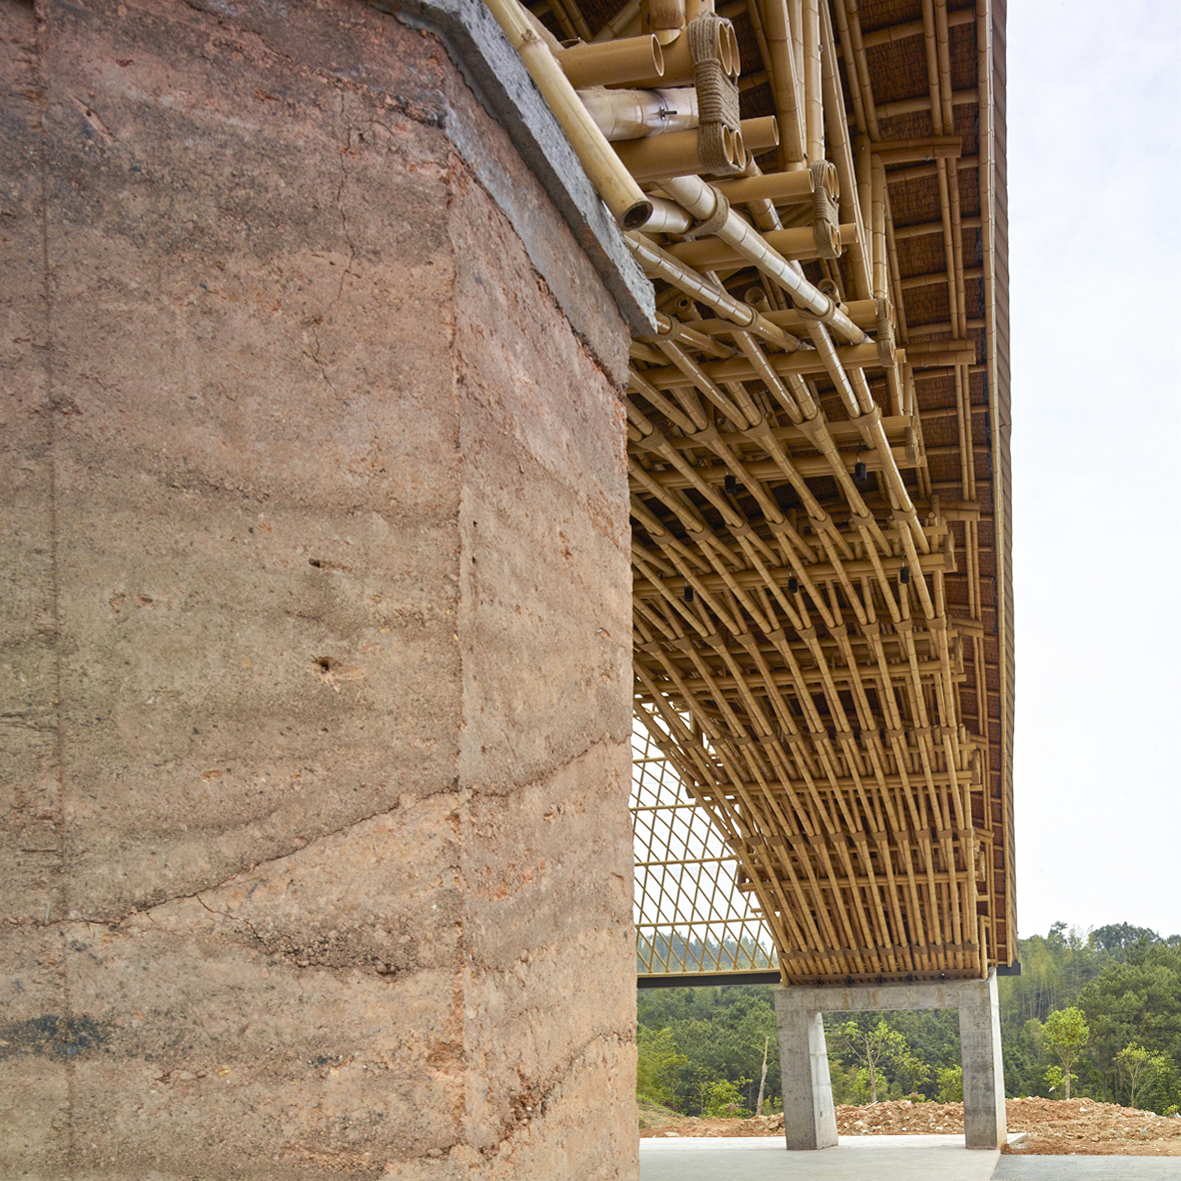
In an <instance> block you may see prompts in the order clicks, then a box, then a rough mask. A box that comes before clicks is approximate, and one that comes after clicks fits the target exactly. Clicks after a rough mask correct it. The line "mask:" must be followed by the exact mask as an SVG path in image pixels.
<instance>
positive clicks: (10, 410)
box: [0, 0, 650, 1181]
mask: <svg viewBox="0 0 1181 1181" xmlns="http://www.w3.org/2000/svg"><path fill="white" fill-rule="evenodd" d="M382 7H384V8H385V9H387V10H388V9H389V7H390V5H389V4H388V3H386V4H384V5H382ZM413 7H414V9H415V13H414V19H415V21H417V22H419V23H420V24H421V22H422V21H423V20H424V19H425V17H424V10H425V9H427V8H429V5H422V4H416V5H414V6H413ZM458 7H459V5H452V6H451V13H452V16H454V14H455V11H456V10H457V9H458ZM472 9H473V13H474V19H475V20H477V21H482V22H485V23H490V20H491V18H490V17H489V15H488V13H487V11H486V9H484V8H483V6H482V5H479V4H474V5H473V6H472ZM0 30H2V36H0V109H2V110H3V112H4V118H2V119H0V194H2V201H0V203H2V205H3V217H0V222H2V223H3V225H2V228H0V233H2V234H3V236H4V239H5V242H4V246H3V249H0V310H2V311H3V312H4V316H3V317H0V318H3V319H4V322H5V324H6V330H5V331H4V333H3V334H0V551H2V552H0V569H3V571H4V593H3V594H0V625H2V626H0V963H2V964H3V965H4V967H3V972H2V973H0V1176H3V1177H6V1178H7V1177H18V1176H30V1177H31V1176H36V1177H38V1178H40V1179H42V1181H79V1179H81V1178H98V1177H103V1178H115V1177H117V1178H120V1181H147V1179H148V1178H151V1179H153V1181H180V1179H181V1178H189V1177H202V1178H210V1179H211V1181H212V1179H213V1178H219V1179H221V1178H230V1177H233V1178H237V1179H240V1181H322V1179H326V1178H330V1177H331V1178H339V1177H342V1176H346V1175H347V1176H349V1177H351V1178H356V1179H358V1181H361V1179H376V1178H379V1177H384V1178H387V1179H395V1178H396V1179H398V1181H458V1179H459V1178H467V1177H473V1176H477V1175H478V1176H479V1177H480V1178H482V1179H488V1181H502V1179H503V1181H509V1179H511V1181H522V1179H526V1178H527V1179H531V1181H532V1179H535V1181H553V1179H554V1178H560V1177H574V1176H578V1177H585V1178H595V1179H601V1181H634V1178H635V1177H636V1176H637V1173H638V1160H637V1144H636V1132H635V1103H634V1073H635V1046H634V1027H635V991H634V989H635V942H634V931H633V929H632V919H631V906H632V903H631V891H632V875H633V870H632V847H631V833H630V825H629V816H628V810H627V804H628V794H629V767H630V731H631V691H632V677H631V670H630V650H631V649H630V644H631V572H630V562H629V541H630V531H629V526H628V513H627V481H626V463H625V454H624V443H625V428H624V417H623V413H622V410H621V406H620V392H621V387H622V382H623V381H624V379H625V374H626V359H627V347H628V343H629V333H628V327H627V324H626V322H625V320H624V317H623V314H622V313H621V310H620V304H619V302H618V300H617V299H615V298H613V297H612V295H611V293H610V292H609V291H608V290H607V280H606V279H605V278H604V276H603V274H602V272H601V271H600V270H599V269H598V264H596V263H595V262H593V261H592V260H591V258H590V253H589V252H590V250H591V242H592V239H593V235H592V234H590V233H589V232H588V233H587V235H586V237H585V240H584V238H583V234H582V232H581V231H580V232H579V234H578V236H576V235H575V234H574V233H573V232H572V230H571V229H570V224H569V218H568V217H566V216H565V215H564V214H561V213H560V212H559V210H558V207H557V201H558V198H557V197H554V196H553V195H552V194H551V191H550V190H549V188H548V187H543V185H542V184H541V183H540V182H539V180H538V176H537V170H536V169H535V168H534V167H533V165H532V164H529V165H526V163H525V162H524V161H523V158H522V155H521V153H520V152H519V151H518V149H517V147H516V141H515V140H512V139H510V137H509V134H507V133H506V131H505V130H504V126H505V125H507V124H508V122H509V120H508V119H507V118H504V119H501V118H500V117H496V118H494V117H493V116H492V115H490V114H489V113H488V111H487V110H486V109H485V107H484V105H483V99H484V98H486V97H487V96H486V95H485V96H479V95H476V94H475V93H473V91H472V90H471V89H469V86H468V82H467V80H466V78H467V75H465V74H464V73H463V72H461V70H460V68H459V65H458V64H457V62H456V60H455V59H454V58H453V56H452V47H451V46H450V44H449V43H448V42H447V41H446V39H445V37H444V36H442V35H441V34H439V33H438V32H437V31H431V30H430V29H423V28H421V27H409V26H408V25H407V24H405V23H403V22H401V21H399V20H398V19H395V17H394V16H392V15H390V13H389V12H388V11H384V12H383V11H380V10H379V6H377V5H375V4H369V3H364V2H361V0H318V2H317V3H315V4H287V5H275V4H273V3H270V2H269V0H257V2H256V0H235V2H234V3H232V4H227V3H222V2H221V0H126V2H125V3H119V4H115V3H101V4H81V5H79V4H76V3H72V2H69V0H39V2H38V4H37V6H36V11H34V7H33V5H31V4H28V3H26V2H25V0H0ZM479 36H480V37H485V38H486V39H488V41H489V44H491V43H493V42H494V41H495V38H496V36H498V34H496V32H495V29H494V28H493V29H492V30H491V32H489V31H488V30H487V29H485V28H483V27H482V31H481V32H480V33H479ZM512 62H515V59H512V60H511V61H510V62H509V63H508V66H511V65H512ZM508 66H506V69H507V68H508ZM516 67H517V68H518V69H520V63H519V62H516ZM488 72H489V68H488V67H487V65H485V73H488ZM491 73H492V74H493V75H495V73H496V71H495V70H492V71H491ZM472 76H474V73H473V74H472ZM493 80H495V78H493ZM514 85H515V87H516V91H515V93H517V94H519V95H521V96H522V102H523V101H525V100H526V99H527V98H528V96H529V95H531V94H532V95H534V96H535V92H534V91H533V90H532V88H531V87H530V85H529V82H528V79H527V77H526V76H525V75H524V72H523V70H521V71H520V73H519V75H518V76H517V77H516V81H515V83H514ZM534 101H536V99H535V97H534ZM524 119H525V116H524V114H522V112H521V111H520V110H518V111H517V121H518V123H520V122H522V121H523V120H524ZM551 122H552V120H551ZM555 126H556V125H555ZM582 179H583V182H584V184H585V177H584V178H582ZM498 194H499V196H498ZM600 210H601V206H599V205H598V203H597V202H595V203H594V207H593V208H590V207H588V213H587V216H588V219H590V220H593V218H594V217H595V216H597V212H596V211H600ZM600 247H601V243H600ZM599 253H600V256H601V255H602V253H603V251H602V250H601V249H600V251H599ZM619 253H620V255H621V256H622V255H624V254H625V253H626V252H625V251H624V249H623V247H622V245H621V244H620V245H619ZM600 261H601V258H600ZM637 274H638V272H637ZM649 297H650V288H649Z"/></svg>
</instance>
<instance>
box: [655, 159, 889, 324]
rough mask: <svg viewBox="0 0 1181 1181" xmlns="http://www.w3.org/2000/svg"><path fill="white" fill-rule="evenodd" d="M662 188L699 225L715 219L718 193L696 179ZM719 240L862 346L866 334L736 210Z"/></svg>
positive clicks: (683, 179)
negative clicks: (697, 221) (772, 247)
mask: <svg viewBox="0 0 1181 1181" xmlns="http://www.w3.org/2000/svg"><path fill="white" fill-rule="evenodd" d="M662 187H663V188H664V190H665V192H667V193H668V195H669V196H670V197H671V198H672V199H673V200H674V201H676V202H677V203H678V204H679V205H681V206H682V207H683V208H684V209H686V210H687V211H688V212H689V213H691V214H693V216H694V217H696V218H697V219H698V220H699V221H706V220H708V219H709V218H711V217H713V215H714V211H715V210H716V208H717V203H718V195H717V192H716V191H715V190H714V189H712V188H710V186H709V185H707V184H705V183H704V182H703V181H701V180H700V179H698V178H697V177H694V176H679V177H676V178H675V179H673V180H669V181H665V182H664V184H663V186H662ZM717 236H718V237H719V238H720V239H721V240H722V241H723V242H725V243H726V244H727V245H729V246H732V247H733V248H734V249H735V250H737V252H738V253H739V254H740V255H741V256H742V257H743V258H745V259H746V260H747V261H749V262H751V263H753V264H754V265H755V266H756V267H757V268H758V269H759V270H760V271H762V272H763V273H764V274H765V275H767V277H768V278H770V279H771V280H772V281H773V282H775V283H778V284H779V285H780V286H781V287H782V288H783V289H784V290H785V291H786V292H787V293H788V294H789V295H790V296H791V297H792V299H793V300H795V302H796V303H797V304H798V305H800V306H801V307H802V308H804V309H805V310H807V311H810V312H812V313H813V314H814V315H816V316H818V317H819V319H820V320H821V321H822V322H823V323H825V324H829V325H831V326H832V327H833V328H834V329H835V330H836V331H837V332H839V333H840V334H841V336H843V337H845V339H847V340H849V341H850V342H852V343H854V344H860V343H861V342H862V341H864V340H865V339H866V336H865V333H864V332H862V331H861V329H860V328H858V327H857V325H856V324H854V323H853V321H852V320H850V319H849V317H848V316H847V315H845V313H844V312H843V311H841V309H840V308H839V307H838V306H837V304H836V303H835V302H834V301H833V300H832V299H830V298H829V297H828V296H827V295H825V294H824V293H823V292H821V291H820V290H819V289H818V288H816V287H814V286H813V285H812V284H811V283H810V282H808V280H807V279H805V278H804V277H803V276H802V275H800V274H799V273H798V272H797V271H796V270H795V269H794V268H792V267H791V266H790V265H789V263H788V261H787V259H785V258H784V257H783V256H782V255H780V254H778V253H777V252H776V251H774V250H772V249H771V247H769V246H768V245H767V243H766V242H765V241H764V240H763V238H762V236H761V235H760V234H759V233H757V232H756V231H755V230H754V229H752V227H751V226H750V224H749V223H748V222H746V221H744V220H743V219H742V218H741V217H740V216H739V215H738V214H737V213H735V212H734V210H732V209H731V210H730V211H729V213H728V214H727V215H726V219H725V222H724V223H723V224H722V225H721V227H720V228H719V229H718V232H717Z"/></svg>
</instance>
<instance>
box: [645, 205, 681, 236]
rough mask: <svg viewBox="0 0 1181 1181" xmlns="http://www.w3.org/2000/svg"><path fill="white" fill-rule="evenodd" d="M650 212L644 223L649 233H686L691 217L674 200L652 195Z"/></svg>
mask: <svg viewBox="0 0 1181 1181" xmlns="http://www.w3.org/2000/svg"><path fill="white" fill-rule="evenodd" d="M650 200H651V201H652V213H651V215H650V216H649V218H648V220H647V221H646V222H645V223H644V229H645V230H646V231H647V232H648V233H649V234H687V233H688V232H689V230H690V229H691V228H692V227H693V219H692V218H691V217H690V216H689V215H688V214H687V213H686V212H685V211H684V210H683V209H682V208H681V207H680V206H679V205H678V204H677V203H676V202H675V201H665V200H664V199H663V198H661V197H652V198H650Z"/></svg>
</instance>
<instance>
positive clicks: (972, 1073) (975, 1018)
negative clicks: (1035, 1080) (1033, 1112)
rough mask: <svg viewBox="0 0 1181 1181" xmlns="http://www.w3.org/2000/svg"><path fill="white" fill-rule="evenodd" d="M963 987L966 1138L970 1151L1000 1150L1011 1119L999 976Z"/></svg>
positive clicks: (961, 1030) (961, 1052) (962, 1036)
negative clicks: (997, 983)
mask: <svg viewBox="0 0 1181 1181" xmlns="http://www.w3.org/2000/svg"><path fill="white" fill-rule="evenodd" d="M961 988H962V997H961V1000H960V1006H959V1008H960V1056H961V1061H962V1063H963V1069H964V1139H965V1140H966V1142H967V1145H968V1147H969V1148H1000V1147H1002V1146H1003V1145H1004V1143H1005V1140H1006V1137H1007V1119H1006V1112H1005V1073H1004V1063H1003V1061H1002V1059H1001V1016H1000V1007H999V1005H998V1004H997V991H996V975H995V973H989V976H988V979H987V980H972V981H965V982H964V983H963V985H962V986H961Z"/></svg>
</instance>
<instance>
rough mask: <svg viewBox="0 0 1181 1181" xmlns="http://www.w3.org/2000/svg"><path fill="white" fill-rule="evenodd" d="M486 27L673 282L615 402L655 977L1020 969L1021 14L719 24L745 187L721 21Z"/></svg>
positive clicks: (641, 910) (672, 17)
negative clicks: (1013, 243)
mask: <svg viewBox="0 0 1181 1181" xmlns="http://www.w3.org/2000/svg"><path fill="white" fill-rule="evenodd" d="M488 3H489V5H490V7H492V8H493V10H494V11H495V12H497V13H498V19H500V20H501V24H502V27H505V28H506V31H508V30H509V29H510V27H512V22H513V21H517V20H518V19H520V20H521V21H527V22H529V23H530V25H531V29H532V31H529V30H526V29H525V25H524V24H523V23H522V24H520V28H521V29H522V30H525V31H523V32H521V34H520V35H519V36H517V37H515V38H514V43H515V44H517V45H518V47H519V48H520V49H521V51H522V56H523V57H524V58H525V60H526V62H527V64H530V60H531V59H530V54H532V55H533V56H534V57H537V56H540V57H545V58H546V61H545V62H544V63H543V67H544V68H538V67H537V65H536V62H534V63H532V64H530V68H531V70H533V72H534V78H535V79H537V80H538V83H539V85H540V86H541V87H542V90H543V93H546V97H547V98H548V99H549V100H550V103H551V106H552V107H554V109H555V113H557V114H558V115H559V118H560V119H564V120H565V122H564V124H563V125H564V126H566V127H567V129H568V134H570V135H571V137H572V138H571V142H572V143H573V144H574V145H575V148H576V150H579V152H580V156H581V157H582V159H583V161H584V164H585V165H586V166H587V170H588V174H590V175H591V178H592V180H594V181H595V183H596V184H597V185H598V186H599V191H600V193H601V194H602V195H603V197H604V200H606V201H607V203H608V205H609V207H610V208H612V210H613V212H616V214H617V216H619V218H620V220H621V222H622V223H623V225H624V226H625V228H628V227H630V228H628V232H627V240H628V242H629V244H630V246H631V249H632V252H633V254H634V255H635V257H636V259H637V260H638V261H639V263H640V265H641V266H642V267H643V268H644V270H645V272H646V273H647V274H648V275H649V277H650V278H651V279H652V280H653V282H654V285H655V289H656V306H657V310H658V332H657V333H656V334H655V335H653V336H652V337H650V338H645V339H642V340H635V341H634V342H633V345H632V351H631V377H630V384H629V387H628V391H627V398H626V408H627V416H628V423H629V428H628V435H629V442H630V446H629V467H630V475H631V495H632V523H633V567H634V602H635V611H634V623H635V635H634V657H635V659H634V665H635V677H636V717H637V720H638V723H640V724H642V725H643V726H644V727H645V729H646V733H647V738H646V739H645V741H644V743H643V745H642V748H641V751H642V753H641V754H640V755H639V758H638V760H637V766H636V779H635V811H634V816H635V827H636V834H637V913H638V915H639V918H640V931H639V934H640V971H641V974H643V973H660V974H664V973H669V972H684V973H689V974H692V973H700V972H702V971H713V970H717V969H719V968H725V967H729V968H731V969H736V970H742V969H746V970H750V969H752V968H754V967H758V966H761V963H762V961H761V960H760V956H762V955H763V951H760V950H759V948H760V947H763V948H766V946H767V945H768V944H772V945H773V948H774V956H775V960H776V962H777V964H778V967H779V970H780V973H781V977H782V979H783V980H784V981H785V982H789V983H791V982H795V983H805V982H813V981H835V980H844V981H849V982H871V981H881V980H887V979H922V978H929V977H933V976H949V977H955V976H979V975H982V974H984V973H986V972H987V971H988V969H989V967H990V966H992V965H997V964H1006V963H1010V962H1012V960H1013V959H1014V958H1015V940H1016V930H1015V923H1014V899H1013V856H1012V854H1013V829H1012V772H1011V765H1012V763H1011V735H1012V713H1013V648H1012V603H1011V592H1010V587H1011V578H1010V572H1009V552H1010V530H1009V507H1010V506H1009V469H1008V463H1009V460H1008V425H1009V403H1008V347H1007V332H1008V322H1007V321H1008V310H1007V272H1006V258H1007V245H1006V216H1005V174H1004V49H1003V30H1004V11H1003V0H975V2H970V3H968V4H966V5H965V4H956V3H950V2H948V0H865V2H863V3H860V4H859V3H858V2H857V0H733V2H731V3H727V4H723V5H721V6H720V7H718V9H717V15H718V16H721V17H723V18H725V20H726V21H728V22H730V23H729V24H728V25H725V27H724V29H723V32H722V33H721V34H719V41H718V45H719V47H720V48H719V50H718V54H719V60H720V61H721V62H722V69H723V72H727V73H728V76H729V77H731V78H733V77H734V76H735V75H737V85H738V95H739V101H740V107H741V119H742V122H741V125H740V128H732V129H731V130H730V131H728V132H727V133H726V134H727V135H728V137H729V138H726V139H723V140H722V141H721V143H722V150H723V152H724V154H726V156H727V159H729V160H731V161H733V162H734V164H733V166H731V167H727V166H726V161H725V160H723V161H722V163H721V164H719V163H718V157H717V156H716V155H715V156H714V157H710V161H711V162H710V164H709V165H708V166H707V165H706V164H703V163H701V162H700V160H699V156H698V154H697V150H696V145H697V143H698V140H699V139H700V140H701V142H703V143H704V141H705V138H706V136H705V130H704V122H705V119H706V116H705V106H704V105H702V107H701V115H700V118H701V121H702V127H698V126H697V119H696V118H695V117H694V116H693V113H692V111H690V110H689V107H688V106H687V99H686V88H687V87H691V86H693V84H694V73H693V65H692V61H691V59H690V57H689V51H688V50H687V49H686V40H685V39H686V37H687V36H688V34H687V32H686V30H685V29H684V28H682V27H681V26H682V25H683V24H684V22H685V20H686V19H693V18H694V17H699V16H700V14H701V12H702V11H703V7H702V5H701V3H700V0H687V2H686V0H632V2H631V3H629V4H627V5H625V6H624V7H622V8H619V7H618V6H617V4H616V3H614V2H612V0H535V2H534V3H532V4H531V6H530V9H529V13H528V14H526V13H525V12H524V10H523V9H521V8H519V6H517V0H488ZM506 5H508V6H513V12H514V13H515V14H516V15H509V16H508V17H506V16H505V15H504V13H505V12H507V8H506ZM695 27H699V26H695ZM726 30H728V31H726ZM535 34H536V35H535ZM654 39H655V41H656V42H657V43H658V44H659V49H653V47H652V45H653V40H654ZM559 41H560V42H561V43H562V44H561V45H559ZM546 44H548V46H549V49H548V50H547V49H545V48H544V46H545V45H546ZM645 54H647V55H649V57H650V58H651V55H653V54H655V55H656V56H658V57H662V58H663V70H664V72H663V74H659V71H657V72H656V73H655V74H654V73H653V70H654V66H653V65H652V61H653V60H655V59H654V58H651V60H649V64H648V65H647V66H646V67H645V65H644V64H643V62H644V61H645V60H648V59H646V58H645ZM555 61H557V62H558V63H559V64H560V66H561V70H562V71H564V77H562V78H561V80H560V84H559V85H552V86H551V85H550V83H549V82H547V81H546V77H547V75H546V71H547V70H551V71H552V70H553V67H554V62H555ZM637 63H639V64H637ZM686 63H688V65H687V64H686ZM645 69H647V74H648V76H645ZM571 84H573V86H575V87H576V88H577V99H575V98H574V97H573V96H574V91H573V90H570V85H571ZM657 86H659V87H661V88H667V89H662V90H661V91H660V92H659V93H657V92H655V91H654V90H653V88H654V87H657ZM567 92H569V93H567ZM629 104H630V105H629ZM567 108H573V109H567ZM587 112H590V113H591V114H592V115H593V118H594V123H595V127H592V128H590V130H589V131H587V132H584V131H583V130H580V128H582V127H583V126H584V125H585V123H586V113H587ZM687 112H688V113H687ZM711 117H713V116H711ZM596 127H597V128H598V130H596V129H595V128H596ZM600 132H602V133H603V135H602V136H601V135H600ZM603 136H610V137H611V139H612V144H611V147H610V148H607V146H606V144H605V143H604V142H602V140H603ZM678 137H679V138H678ZM588 145H589V146H588ZM687 149H688V151H687ZM702 151H703V152H704V149H702ZM596 152H597V153H598V155H596ZM723 173H725V175H723ZM703 178H704V179H703ZM722 196H724V197H725V198H726V201H727V202H728V205H729V209H728V210H727V208H726V206H725V204H724V203H722V202H721V200H720V198H721V197H722ZM649 203H650V205H651V211H650V212H649ZM662 776H663V778H662ZM682 816H685V817H690V816H691V817H692V819H693V823H694V825H696V826H697V827H696V828H695V829H694V833H695V834H696V835H693V834H690V833H689V831H688V829H687V827H686V825H684V824H682V823H681V821H680V818H681V817H682ZM703 824H704V826H705V827H704V829H703V828H702V827H701V826H702V825H703ZM722 843H724V846H725V852H726V855H727V856H726V858H722V857H721V853H720V850H721V845H722ZM725 865H730V866H731V867H732V869H731V871H729V872H730V875H731V876H727V873H726V872H723V871H724V867H725ZM670 930H673V931H679V932H680V936H678V937H677V938H672V937H671V936H669V931H670ZM662 932H663V934H662ZM710 948H712V949H713V950H712V951H711V950H710ZM727 948H728V949H729V951H727V950H726V949H727ZM719 949H721V950H720V951H719Z"/></svg>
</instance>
